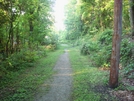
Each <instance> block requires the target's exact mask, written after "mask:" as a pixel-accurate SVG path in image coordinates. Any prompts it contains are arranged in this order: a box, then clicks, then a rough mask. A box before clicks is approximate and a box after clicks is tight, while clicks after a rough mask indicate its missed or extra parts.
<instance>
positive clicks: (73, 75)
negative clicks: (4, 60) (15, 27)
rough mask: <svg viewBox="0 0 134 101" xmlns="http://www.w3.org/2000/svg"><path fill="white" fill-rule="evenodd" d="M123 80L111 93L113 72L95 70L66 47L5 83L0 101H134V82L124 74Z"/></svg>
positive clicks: (0, 91) (77, 52) (75, 48)
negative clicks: (110, 73)
mask: <svg viewBox="0 0 134 101" xmlns="http://www.w3.org/2000/svg"><path fill="white" fill-rule="evenodd" d="M66 49H68V50H66ZM56 61H57V62H56ZM10 76H11V75H10ZM119 76H120V77H119V87H117V88H116V89H110V88H109V86H108V80H109V70H105V69H103V68H97V67H95V66H94V65H93V61H92V60H90V57H89V56H83V55H80V51H79V47H70V46H68V45H66V44H63V45H61V47H60V49H59V50H56V51H54V52H51V53H50V54H48V56H47V57H44V58H42V59H40V60H39V61H38V62H36V64H35V66H34V67H30V68H28V69H26V70H23V71H21V72H20V73H19V72H18V73H16V74H14V75H13V77H14V79H13V80H12V82H8V81H7V82H8V83H7V82H5V84H6V85H4V86H3V87H0V98H1V99H0V101H134V100H133V99H134V79H133V78H127V77H125V76H124V74H123V73H122V70H120V74H119ZM2 82H3V81H2Z"/></svg>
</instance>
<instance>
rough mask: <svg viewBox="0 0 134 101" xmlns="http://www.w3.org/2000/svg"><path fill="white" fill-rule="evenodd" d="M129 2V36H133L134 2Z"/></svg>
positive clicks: (132, 0)
mask: <svg viewBox="0 0 134 101" xmlns="http://www.w3.org/2000/svg"><path fill="white" fill-rule="evenodd" d="M129 2H130V23H131V35H132V36H134V0H129Z"/></svg>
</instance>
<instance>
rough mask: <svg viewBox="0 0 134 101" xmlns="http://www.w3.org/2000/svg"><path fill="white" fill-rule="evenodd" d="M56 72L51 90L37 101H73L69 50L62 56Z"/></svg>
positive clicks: (51, 83) (55, 69)
mask: <svg viewBox="0 0 134 101" xmlns="http://www.w3.org/2000/svg"><path fill="white" fill-rule="evenodd" d="M54 71H55V72H56V74H55V75H54V76H53V81H52V82H50V84H48V85H49V86H50V90H49V91H48V93H47V94H45V95H43V96H42V97H36V99H35V101H71V87H72V76H71V74H72V70H71V66H70V62H69V58H68V52H67V50H65V53H64V54H62V55H61V56H60V58H59V60H58V61H57V63H56V65H55V67H54Z"/></svg>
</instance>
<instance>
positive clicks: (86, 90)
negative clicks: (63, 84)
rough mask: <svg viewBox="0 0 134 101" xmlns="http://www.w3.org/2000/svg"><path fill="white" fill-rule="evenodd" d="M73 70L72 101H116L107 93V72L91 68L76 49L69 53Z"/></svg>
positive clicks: (89, 62) (90, 64) (89, 63)
mask: <svg viewBox="0 0 134 101" xmlns="http://www.w3.org/2000/svg"><path fill="white" fill-rule="evenodd" d="M69 54H70V62H71V66H72V69H73V93H72V99H73V101H116V100H115V99H114V98H112V97H111V96H110V94H109V92H108V90H109V88H108V86H107V83H108V77H109V76H108V75H109V72H108V71H101V70H99V69H98V68H96V67H93V66H92V63H91V61H90V59H89V57H88V56H82V55H80V52H79V51H78V49H77V48H72V49H70V51H69Z"/></svg>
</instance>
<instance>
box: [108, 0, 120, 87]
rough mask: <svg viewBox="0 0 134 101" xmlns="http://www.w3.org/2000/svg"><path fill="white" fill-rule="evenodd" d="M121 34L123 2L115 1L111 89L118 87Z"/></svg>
mask: <svg viewBox="0 0 134 101" xmlns="http://www.w3.org/2000/svg"><path fill="white" fill-rule="evenodd" d="M121 34H122V0H115V1H114V35H113V42H112V55H111V68H110V78H109V86H110V87H111V88H116V87H117V86H118V74H119V60H120V42H121Z"/></svg>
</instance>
